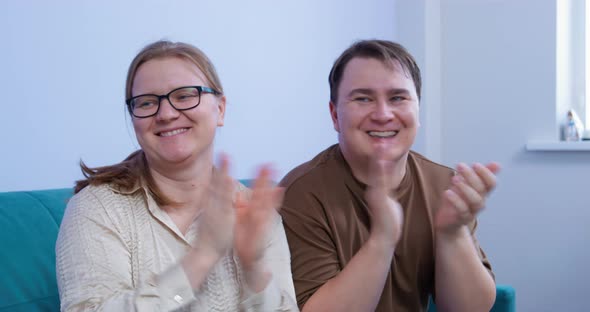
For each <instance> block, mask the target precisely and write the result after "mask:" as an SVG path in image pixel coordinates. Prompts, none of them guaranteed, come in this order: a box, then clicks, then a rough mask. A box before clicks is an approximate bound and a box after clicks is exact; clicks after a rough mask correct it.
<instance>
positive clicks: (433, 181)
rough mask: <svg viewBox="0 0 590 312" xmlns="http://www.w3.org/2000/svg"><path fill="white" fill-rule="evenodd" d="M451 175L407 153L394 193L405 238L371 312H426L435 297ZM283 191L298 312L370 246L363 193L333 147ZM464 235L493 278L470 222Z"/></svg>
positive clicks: (290, 178) (298, 171) (285, 183)
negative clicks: (439, 228) (441, 216)
mask: <svg viewBox="0 0 590 312" xmlns="http://www.w3.org/2000/svg"><path fill="white" fill-rule="evenodd" d="M453 174H454V171H453V170H452V169H450V168H448V167H445V166H442V165H439V164H436V163H434V162H432V161H430V160H428V159H426V158H425V157H423V156H422V155H420V154H418V153H415V152H410V154H409V156H408V162H407V170H406V175H405V176H404V178H403V179H402V182H401V184H400V187H399V190H398V200H399V202H400V204H401V206H402V207H403V210H404V228H403V233H402V236H401V238H400V241H399V243H398V245H397V247H396V249H395V253H394V256H393V260H392V262H391V270H390V271H389V273H388V276H387V279H386V281H385V286H384V288H383V293H382V295H381V298H380V300H379V304H378V305H377V308H376V311H383V312H385V311H387V312H389V311H426V309H427V306H428V296H429V294H434V264H435V261H434V242H435V230H434V226H433V220H434V212H435V211H436V209H437V208H438V207H439V205H440V202H441V198H442V194H443V192H444V191H445V190H446V189H448V188H449V186H450V183H451V177H452V176H453ZM281 185H282V186H284V187H286V192H285V200H284V205H283V208H282V210H281V215H282V217H283V223H284V225H285V231H286V233H287V241H288V242H289V249H290V250H291V270H292V273H293V281H294V284H295V292H296V293H297V302H298V304H299V307H300V308H303V305H304V304H305V302H307V300H308V299H309V298H310V297H311V296H312V295H313V294H314V293H315V292H316V291H317V290H318V289H319V288H320V287H321V286H322V285H323V284H324V283H326V282H327V281H328V280H330V279H331V278H333V277H335V276H336V275H337V274H338V273H339V272H340V271H341V270H342V269H343V268H344V267H345V266H346V265H347V264H348V262H349V261H350V260H351V259H352V257H353V256H354V255H355V254H356V253H357V252H358V251H359V249H360V248H361V246H362V245H363V244H364V243H365V242H366V241H367V239H368V238H369V231H370V218H369V215H368V211H367V204H366V202H365V199H364V191H365V188H366V185H364V184H363V183H361V182H360V181H358V180H357V179H355V178H354V176H353V175H352V171H351V169H350V167H349V166H348V164H347V163H346V161H345V159H344V157H343V156H342V153H341V151H340V148H339V146H338V145H333V146H331V147H329V148H328V149H326V150H325V151H323V152H321V153H320V154H318V155H317V156H316V157H315V158H313V159H312V160H311V161H309V162H307V163H304V164H302V165H300V166H299V167H297V168H295V169H293V170H292V171H291V172H290V173H289V174H287V176H285V178H284V179H283V180H282V181H281ZM470 228H471V233H472V236H473V241H474V243H475V246H476V248H477V249H478V251H479V254H480V257H481V260H482V263H483V265H484V266H485V267H486V268H487V269H488V270H489V271H490V273H491V267H490V264H489V262H488V260H487V258H486V256H485V254H484V253H483V251H482V250H481V248H480V247H479V244H478V242H477V240H476V239H475V235H474V232H475V228H476V222H474V223H473V224H472V225H471V226H470ZM358 282H359V283H362V282H363V281H358ZM334 300H337V298H334Z"/></svg>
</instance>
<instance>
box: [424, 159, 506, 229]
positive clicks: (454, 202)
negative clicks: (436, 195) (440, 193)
mask: <svg viewBox="0 0 590 312" xmlns="http://www.w3.org/2000/svg"><path fill="white" fill-rule="evenodd" d="M499 171H500V165H498V164H497V163H494V162H492V163H489V164H487V165H485V166H484V165H482V164H479V163H476V164H474V165H473V166H471V167H469V166H467V165H466V164H464V163H460V164H459V165H458V166H457V172H458V174H457V175H455V176H454V177H453V178H452V186H451V188H450V189H448V190H446V191H445V193H444V197H443V203H442V206H441V207H440V208H439V210H438V211H437V213H436V217H435V225H436V228H437V229H438V230H439V231H442V232H444V233H450V234H453V233H457V232H459V230H460V229H461V227H462V226H463V225H466V224H468V223H470V222H472V221H473V220H474V219H475V216H476V215H477V214H478V213H479V212H480V211H481V210H482V209H483V208H484V204H485V199H486V196H487V195H488V194H489V193H490V192H491V191H492V189H494V187H495V186H496V173H498V172H499Z"/></svg>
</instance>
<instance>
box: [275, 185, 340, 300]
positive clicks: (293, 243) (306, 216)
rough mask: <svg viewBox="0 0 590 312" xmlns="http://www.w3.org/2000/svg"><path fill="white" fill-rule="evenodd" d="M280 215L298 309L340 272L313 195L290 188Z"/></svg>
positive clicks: (323, 215) (334, 246)
mask: <svg viewBox="0 0 590 312" xmlns="http://www.w3.org/2000/svg"><path fill="white" fill-rule="evenodd" d="M281 215H282V217H283V223H284V225H285V232H286V234H287V241H288V242H289V249H290V251H291V270H292V273H293V282H294V285H295V293H296V295H297V304H298V305H299V308H300V309H302V308H303V305H304V304H305V303H306V302H307V300H308V299H309V298H310V297H311V296H312V295H313V294H314V293H315V292H316V291H317V290H318V289H319V288H320V287H321V286H322V285H324V283H326V282H327V281H328V280H330V279H331V278H333V277H335V276H336V275H337V274H338V273H339V272H340V271H341V269H342V268H341V267H340V262H339V261H338V256H337V249H336V245H335V242H334V240H333V238H332V235H331V231H330V227H329V226H328V222H327V220H326V216H325V213H324V208H323V205H322V203H321V200H320V199H319V198H318V197H317V196H316V195H314V194H313V193H311V192H309V191H306V190H305V188H300V187H297V186H293V185H292V186H291V187H289V188H287V190H286V192H285V200H284V203H283V208H282V210H281Z"/></svg>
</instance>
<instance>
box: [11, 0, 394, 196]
mask: <svg viewBox="0 0 590 312" xmlns="http://www.w3.org/2000/svg"><path fill="white" fill-rule="evenodd" d="M394 2H395V0H368V1H363V2H362V4H359V2H358V1H353V0H328V1H315V0H291V1H271V0H267V1H264V0H260V1H231V0H217V1H194V0H193V1H188V0H184V1H182V0H178V1H163V0H162V1H156V0H150V1H142V0H133V1H116V0H109V1H100V3H99V2H92V1H74V0H71V1H66V0H61V1H44V0H36V1H35V0H21V1H19V0H9V1H5V2H3V3H2V8H1V9H0V38H2V39H1V40H2V43H1V44H0V47H1V49H0V91H1V92H0V93H1V94H2V102H3V105H2V106H1V107H2V111H1V112H0V142H1V143H2V148H1V149H0V155H1V156H0V157H1V161H0V191H12V190H26V189H43V188H55V187H69V186H72V185H73V182H74V180H76V179H78V178H80V177H81V174H80V170H79V167H78V161H79V160H80V159H82V160H84V161H85V162H86V163H87V164H88V165H90V166H100V165H107V164H112V163H115V162H118V161H120V160H122V159H123V158H124V157H126V156H127V155H128V154H129V153H130V152H131V151H133V150H135V149H136V148H137V145H136V143H135V137H134V134H133V129H132V127H131V126H130V125H129V120H128V118H127V117H126V113H125V110H124V102H123V97H124V83H125V74H126V70H127V66H128V65H129V63H130V62H131V59H132V58H133V56H134V55H135V54H136V53H137V52H138V51H139V50H140V49H141V48H142V47H143V46H144V45H146V44H147V43H149V42H151V41H154V40H158V39H161V38H168V39H171V40H179V41H187V42H190V43H193V44H195V45H196V46H198V47H200V48H201V49H203V50H204V51H205V53H207V54H208V55H209V56H210V57H211V59H212V60H213V62H214V64H216V66H217V69H218V71H219V74H220V76H221V80H222V83H223V84H224V87H225V90H226V95H227V97H228V103H229V104H228V113H227V119H226V126H225V127H223V128H222V129H220V131H219V132H218V137H217V149H218V150H223V151H225V152H227V153H229V154H230V155H231V156H232V159H233V164H234V166H233V174H234V176H236V177H238V178H246V177H250V176H251V175H252V173H253V171H254V169H255V168H256V167H257V165H258V164H259V163H260V162H263V161H264V162H266V161H270V162H273V163H275V165H276V168H277V169H278V177H281V176H282V175H283V174H285V173H286V172H287V171H288V170H290V169H291V168H292V167H294V166H295V165H297V164H299V163H301V162H304V161H306V160H308V159H310V158H311V157H312V156H313V155H315V154H316V153H318V152H319V151H320V150H322V149H323V148H325V147H327V146H328V145H330V144H332V143H334V142H336V136H335V132H334V131H333V129H332V126H331V122H330V117H329V114H328V95H329V90H328V83H327V76H328V72H329V70H330V67H331V65H332V62H333V61H334V60H335V58H336V57H337V56H338V55H339V53H340V52H342V51H343V50H344V48H346V47H347V46H348V45H349V44H351V43H352V42H353V41H354V40H357V39H363V38H373V37H376V38H384V39H394V35H395V33H396V31H395V23H394V16H395V14H394ZM278 177H277V178H278Z"/></svg>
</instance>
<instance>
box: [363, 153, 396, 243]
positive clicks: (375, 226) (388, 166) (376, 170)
mask: <svg viewBox="0 0 590 312" xmlns="http://www.w3.org/2000/svg"><path fill="white" fill-rule="evenodd" d="M383 154H384V152H381V151H377V152H376V153H375V155H374V157H372V158H371V160H370V162H369V177H368V181H367V182H368V183H367V190H366V192H365V200H366V201H367V205H368V206H369V214H370V216H371V238H372V239H375V240H377V241H378V242H384V243H386V244H387V245H389V246H391V247H393V248H395V246H396V245H397V242H398V241H399V239H400V237H401V234H402V227H403V222H404V216H403V211H402V207H401V206H400V204H399V203H398V202H397V200H395V199H394V198H393V196H392V193H393V189H394V186H393V185H392V180H393V161H390V160H385V159H384V157H382V155H383Z"/></svg>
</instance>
